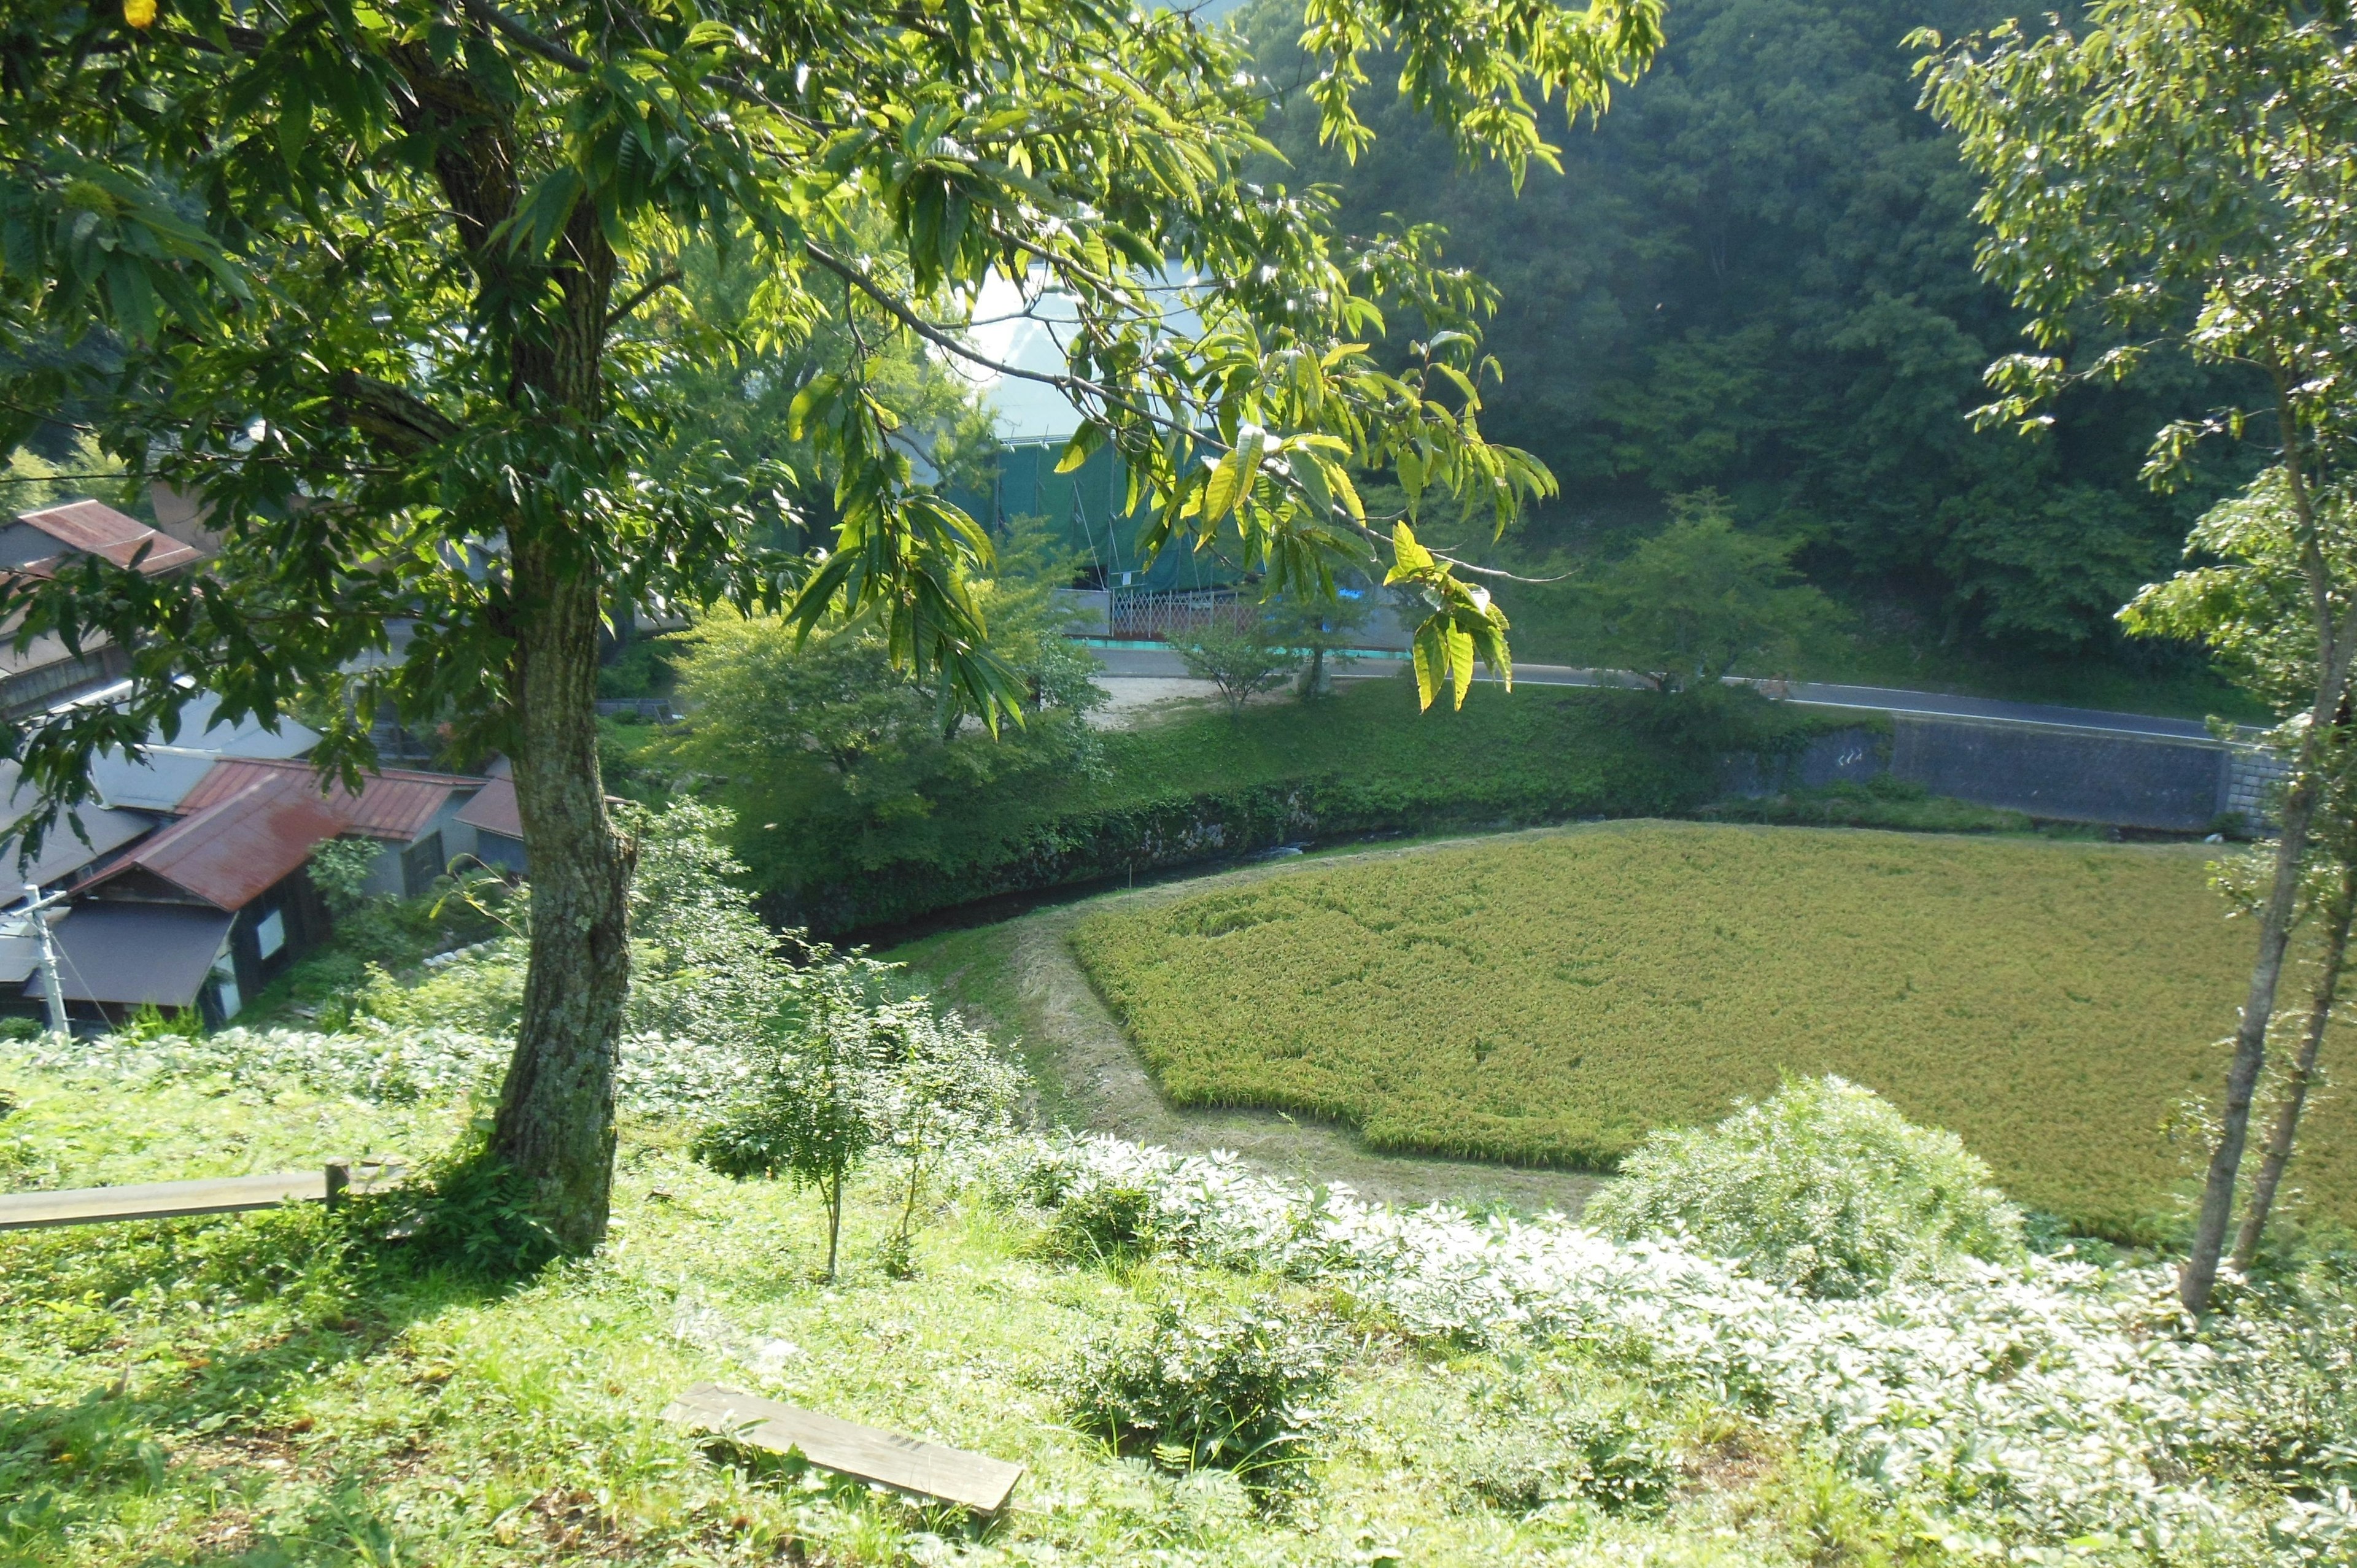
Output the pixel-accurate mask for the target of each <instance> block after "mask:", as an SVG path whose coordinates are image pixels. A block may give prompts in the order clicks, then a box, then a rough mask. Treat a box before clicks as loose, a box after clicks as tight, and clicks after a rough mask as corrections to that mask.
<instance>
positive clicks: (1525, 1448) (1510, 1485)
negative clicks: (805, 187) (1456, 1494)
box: [1461, 1406, 1679, 1513]
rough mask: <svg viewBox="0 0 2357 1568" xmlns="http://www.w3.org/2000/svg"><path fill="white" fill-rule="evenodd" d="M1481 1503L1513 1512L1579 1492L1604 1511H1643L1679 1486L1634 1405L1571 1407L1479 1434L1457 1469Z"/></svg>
mask: <svg viewBox="0 0 2357 1568" xmlns="http://www.w3.org/2000/svg"><path fill="white" fill-rule="evenodd" d="M1461 1473H1462V1475H1463V1477H1464V1479H1465V1484H1466V1485H1467V1486H1468V1487H1470V1488H1471V1489H1472V1491H1473V1492H1474V1493H1475V1495H1477V1496H1478V1497H1480V1498H1481V1499H1482V1500H1483V1501H1485V1502H1487V1503H1489V1504H1491V1506H1492V1507H1495V1508H1501V1509H1506V1510H1507V1511H1509V1512H1512V1513H1534V1512H1536V1511H1537V1510H1538V1509H1543V1508H1544V1507H1546V1506H1547V1505H1548V1504H1549V1503H1555V1502H1562V1501H1565V1500H1567V1499H1569V1498H1585V1499H1587V1501H1589V1502H1592V1503H1594V1504H1596V1505H1597V1506H1598V1507H1599V1508H1601V1509H1604V1510H1605V1511H1606V1512H1608V1513H1650V1512H1652V1511H1654V1510H1656V1509H1660V1508H1661V1507H1663V1505H1664V1504H1665V1503H1667V1502H1668V1501H1669V1498H1670V1494H1671V1492H1672V1491H1674V1489H1675V1488H1676V1487H1677V1484H1678V1476H1679V1469H1678V1455H1677V1450H1676V1449H1675V1447H1674V1446H1673V1445H1672V1444H1670V1443H1669V1442H1668V1441H1667V1440H1666V1439H1665V1438H1664V1436H1663V1434H1661V1433H1660V1432H1659V1431H1658V1430H1657V1429H1656V1428H1655V1427H1654V1426H1653V1425H1652V1423H1650V1422H1648V1421H1647V1420H1646V1419H1645V1418H1644V1416H1643V1415H1642V1414H1641V1412H1638V1411H1635V1410H1632V1409H1630V1408H1628V1407H1626V1406H1622V1407H1620V1408H1618V1409H1609V1410H1590V1409H1572V1410H1567V1411H1558V1412H1552V1413H1550V1414H1548V1415H1547V1416H1545V1417H1544V1418H1534V1419H1530V1420H1525V1421H1522V1422H1518V1423H1514V1424H1513V1425H1512V1426H1510V1427H1508V1428H1507V1429H1505V1430H1504V1431H1502V1432H1499V1433H1495V1434H1487V1435H1485V1436H1484V1437H1483V1438H1482V1439H1481V1440H1480V1441H1478V1442H1477V1443H1476V1444H1474V1447H1473V1451H1472V1454H1471V1455H1469V1458H1468V1460H1467V1461H1466V1463H1465V1464H1464V1466H1463V1468H1462V1471H1461Z"/></svg>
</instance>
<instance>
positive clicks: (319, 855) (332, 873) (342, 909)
mask: <svg viewBox="0 0 2357 1568" xmlns="http://www.w3.org/2000/svg"><path fill="white" fill-rule="evenodd" d="M383 853H384V845H382V843H378V842H377V841H376V840H374V839H363V838H334V839H329V840H328V842H327V843H323V844H321V845H320V846H319V847H318V848H317V849H315V850H313V851H312V852H311V862H310V872H311V885H312V886H315V887H317V889H318V890H319V896H320V897H322V898H325V899H326V900H327V901H328V909H329V910H330V911H332V912H333V913H335V914H337V915H347V914H350V912H351V911H353V910H354V909H357V908H360V907H361V903H362V901H363V900H365V899H366V898H367V897H368V893H367V886H368V879H369V873H370V872H371V871H372V870H373V869H374V868H375V865H376V862H377V858H378V857H379V856H380V855H382V854H383Z"/></svg>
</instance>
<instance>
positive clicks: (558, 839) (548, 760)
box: [491, 548, 631, 1252]
mask: <svg viewBox="0 0 2357 1568" xmlns="http://www.w3.org/2000/svg"><path fill="white" fill-rule="evenodd" d="M547 556H548V553H547V552H546V551H544V550H533V549H529V548H526V549H522V550H519V551H518V552H517V553H516V556H515V572H516V587H517V590H518V593H519V596H521V597H523V598H524V599H525V600H526V602H528V603H530V604H532V605H533V611H532V612H531V613H527V614H526V615H525V616H523V617H522V624H521V625H520V627H519V628H518V635H517V642H516V658H515V664H516V671H515V682H516V686H515V702H516V709H517V731H518V736H519V742H518V746H517V751H516V756H515V759H514V760H515V785H516V805H517V808H518V810H519V812H520V814H521V815H522V818H523V837H524V853H525V854H526V856H527V858H528V859H529V860H530V862H531V865H532V963H531V968H530V970H529V972H528V975H527V978H526V980H525V983H524V997H523V1022H522V1026H521V1028H520V1029H519V1030H518V1033H517V1038H516V1049H515V1056H514V1057H513V1058H511V1060H510V1062H509V1064H508V1075H507V1082H506V1085H505V1087H504V1088H503V1089H502V1090H500V1111H499V1119H498V1121H497V1122H495V1123H494V1124H493V1127H492V1132H491V1152H492V1153H493V1154H494V1155H497V1156H498V1157H499V1158H500V1159H502V1160H504V1161H505V1162H506V1163H507V1164H508V1165H511V1167H513V1168H514V1169H515V1170H516V1171H518V1172H519V1173H521V1174H522V1176H524V1177H525V1178H526V1179H528V1180H529V1181H530V1182H531V1183H532V1186H533V1197H534V1199H535V1207H536V1208H538V1209H539V1210H540V1212H541V1214H542V1215H543V1216H544V1219H546V1220H547V1221H548V1223H549V1224H550V1226H551V1228H552V1229H553V1230H554V1231H555V1233H556V1238H557V1240H558V1242H559V1244H560V1245H562V1246H563V1247H565V1250H566V1251H574V1252H584V1251H589V1250H591V1249H593V1248H595V1247H596V1246H597V1244H598V1243H599V1242H600V1241H602V1240H605V1236H606V1218H607V1208H608V1199H609V1197H610V1195H611V1188H612V1185H613V1166H614V1066H615V1057H616V1054H617V1051H618V1049H619V1041H620V1038H621V1031H622V1005H623V1003H624V1001H625V1000H626V999H627V998H628V996H629V993H630V905H629V898H630V870H631V856H630V852H629V850H628V849H627V848H626V846H624V845H623V844H622V843H620V841H619V840H618V839H617V838H616V837H615V834H614V829H613V824H612V823H611V822H609V821H608V818H607V815H606V791H605V785H604V781H603V779H601V778H600V777H599V774H598V768H597V708H596V706H595V698H596V694H597V584H596V582H595V580H594V579H592V578H591V577H589V575H587V573H586V572H583V571H577V570H576V571H575V572H573V573H571V574H569V575H568V574H565V573H564V572H563V571H561V570H559V569H558V568H556V567H555V566H554V564H552V563H551V562H550V561H549V560H548V558H547Z"/></svg>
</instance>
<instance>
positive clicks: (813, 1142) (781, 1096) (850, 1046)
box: [695, 971, 887, 1280]
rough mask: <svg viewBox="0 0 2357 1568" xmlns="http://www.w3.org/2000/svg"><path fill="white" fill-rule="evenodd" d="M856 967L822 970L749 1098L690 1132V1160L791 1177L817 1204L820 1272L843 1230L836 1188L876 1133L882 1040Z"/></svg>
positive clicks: (830, 1274)
mask: <svg viewBox="0 0 2357 1568" xmlns="http://www.w3.org/2000/svg"><path fill="white" fill-rule="evenodd" d="M858 979H859V977H858V975H857V974H856V972H840V971H828V972H824V973H823V975H822V977H821V978H820V980H819V981H818V982H817V983H813V984H812V985H810V986H808V987H807V988H806V989H805V991H804V993H803V994H802V999H801V1000H802V1016H801V1024H800V1027H799V1028H797V1029H796V1030H794V1032H793V1033H791V1035H788V1036H784V1037H782V1038H780V1039H778V1040H777V1041H776V1042H775V1044H774V1045H773V1046H772V1047H771V1049H770V1056H769V1060H768V1062H767V1063H766V1064H765V1065H764V1068H763V1072H762V1081H761V1084H760V1087H759V1091H758V1095H757V1098H756V1099H755V1100H754V1101H753V1103H752V1104H750V1105H749V1106H747V1107H746V1108H744V1109H743V1110H741V1111H739V1112H737V1114H735V1115H733V1116H731V1117H729V1118H728V1119H727V1120H726V1121H725V1122H721V1123H720V1124H719V1125H718V1126H716V1127H713V1128H711V1129H709V1130H707V1131H706V1132H705V1133H704V1134H703V1135H702V1136H700V1137H699V1138H698V1139H697V1140H696V1144H695V1153H696V1156H697V1158H699V1159H701V1160H703V1161H704V1163H705V1164H706V1165H710V1166H712V1167H713V1169H715V1170H717V1171H720V1172H722V1173H723V1174H724V1175H727V1176H740V1177H741V1176H787V1177H789V1178H791V1180H792V1181H793V1183H794V1185H795V1186H796V1187H816V1188H818V1190H819V1197H820V1201H822V1202H823V1203H824V1204H825V1205H826V1277H827V1278H828V1279H829V1280H832V1279H834V1272H835V1270H834V1266H835V1258H836V1255H837V1252H838V1251H839V1250H840V1244H841V1241H842V1237H843V1187H844V1183H845V1182H846V1181H848V1180H849V1179H850V1178H851V1171H852V1167H853V1166H855V1165H857V1164H858V1163H859V1161H860V1160H861V1159H862V1158H863V1157H865V1156H866V1153H867V1151H868V1150H869V1149H871V1148H873V1147H874V1146H875V1144H876V1140H877V1113H876V1105H875V1101H876V1098H877V1093H878V1090H880V1088H881V1087H882V1085H881V1084H880V1082H879V1078H880V1075H881V1073H882V1071H883V1069H884V1066H885V1062H886V1056H885V1052H886V1049H887V1041H886V1039H885V1037H884V1036H883V1034H882V1032H881V1031H879V1030H878V1029H877V1027H876V1019H875V1017H874V1015H873V1014H872V1013H871V1011H870V1009H869V1006H868V999H867V998H866V996H864V995H862V994H861V993H860V990H859V986H858Z"/></svg>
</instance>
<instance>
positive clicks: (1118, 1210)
mask: <svg viewBox="0 0 2357 1568" xmlns="http://www.w3.org/2000/svg"><path fill="white" fill-rule="evenodd" d="M1049 1201H1050V1202H1054V1203H1058V1204H1060V1205H1061V1207H1060V1208H1057V1210H1056V1218H1055V1220H1054V1222H1053V1223H1051V1224H1050V1225H1049V1227H1048V1229H1047V1231H1046V1232H1045V1233H1044V1234H1043V1235H1042V1236H1041V1237H1040V1240H1039V1251H1041V1252H1043V1253H1045V1254H1046V1255H1047V1256H1049V1257H1051V1258H1061V1259H1063V1260H1065V1261H1066V1262H1074V1263H1108V1262H1114V1261H1116V1260H1119V1259H1125V1258H1138V1257H1143V1256H1145V1255H1146V1254H1147V1253H1149V1252H1151V1251H1154V1250H1155V1248H1156V1245H1157V1237H1156V1235H1155V1226H1154V1208H1155V1204H1154V1194H1153V1193H1152V1192H1151V1191H1149V1190H1148V1189H1147V1188H1146V1187H1143V1186H1140V1185H1137V1184H1134V1183H1128V1182H1119V1181H1108V1182H1097V1183H1093V1184H1092V1185H1090V1186H1089V1187H1085V1188H1083V1189H1082V1190H1080V1191H1078V1192H1075V1193H1073V1194H1072V1196H1071V1197H1069V1198H1067V1197H1064V1196H1063V1194H1062V1192H1061V1191H1058V1192H1057V1193H1056V1194H1055V1196H1054V1197H1052V1198H1050V1199H1049Z"/></svg>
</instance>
